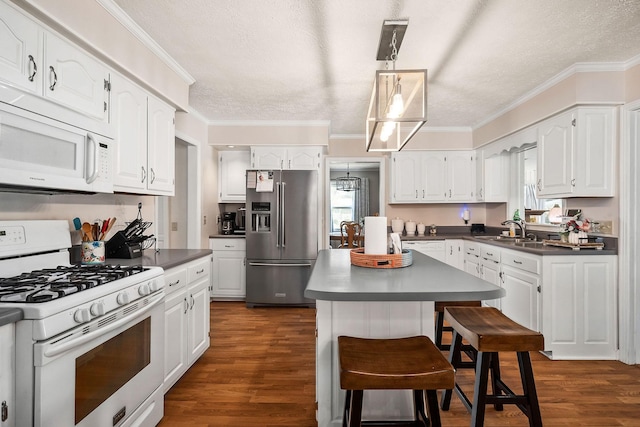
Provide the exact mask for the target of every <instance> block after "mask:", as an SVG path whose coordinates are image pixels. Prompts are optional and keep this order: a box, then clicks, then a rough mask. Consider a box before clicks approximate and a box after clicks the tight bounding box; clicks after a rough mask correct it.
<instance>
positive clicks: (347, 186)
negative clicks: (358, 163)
mask: <svg viewBox="0 0 640 427" xmlns="http://www.w3.org/2000/svg"><path fill="white" fill-rule="evenodd" d="M360 181H361V179H360V178H358V177H357V176H356V177H351V176H349V163H347V176H341V177H338V178H336V189H337V190H338V191H357V190H360Z"/></svg>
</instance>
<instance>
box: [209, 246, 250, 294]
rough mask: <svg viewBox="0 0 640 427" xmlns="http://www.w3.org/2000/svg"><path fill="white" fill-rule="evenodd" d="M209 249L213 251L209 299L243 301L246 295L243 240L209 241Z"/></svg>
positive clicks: (245, 256)
mask: <svg viewBox="0 0 640 427" xmlns="http://www.w3.org/2000/svg"><path fill="white" fill-rule="evenodd" d="M209 249H211V250H213V257H212V264H211V298H212V299H215V300H244V299H245V297H246V294H247V291H246V283H247V282H246V260H247V247H246V241H245V239H242V238H228V239H227V238H215V239H209Z"/></svg>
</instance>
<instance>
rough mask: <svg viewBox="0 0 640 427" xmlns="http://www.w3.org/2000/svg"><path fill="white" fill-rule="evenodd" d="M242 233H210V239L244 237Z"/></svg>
mask: <svg viewBox="0 0 640 427" xmlns="http://www.w3.org/2000/svg"><path fill="white" fill-rule="evenodd" d="M244 236H245V235H244V234H212V235H210V236H209V238H210V239H244Z"/></svg>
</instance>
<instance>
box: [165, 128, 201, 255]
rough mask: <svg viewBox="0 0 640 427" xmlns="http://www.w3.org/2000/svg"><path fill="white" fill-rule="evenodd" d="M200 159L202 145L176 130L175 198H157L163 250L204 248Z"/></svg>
mask: <svg viewBox="0 0 640 427" xmlns="http://www.w3.org/2000/svg"><path fill="white" fill-rule="evenodd" d="M200 157H201V151H200V143H199V142H198V141H197V140H195V139H193V138H191V137H189V136H187V135H183V134H182V133H180V132H178V131H176V164H175V195H174V196H173V197H165V196H158V197H156V206H157V210H156V212H157V218H156V223H157V224H158V226H157V227H156V230H157V234H158V248H160V249H199V248H201V247H202V242H201V236H200V234H201V230H202V226H201V224H200V211H201V206H202V200H201V191H200V189H201V185H202V183H201V178H200V177H201V167H200Z"/></svg>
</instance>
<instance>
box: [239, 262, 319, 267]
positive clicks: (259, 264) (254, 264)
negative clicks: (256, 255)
mask: <svg viewBox="0 0 640 427" xmlns="http://www.w3.org/2000/svg"><path fill="white" fill-rule="evenodd" d="M249 265H250V266H251V267H311V263H310V262H304V263H299V264H273V263H269V262H250V263H249Z"/></svg>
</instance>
